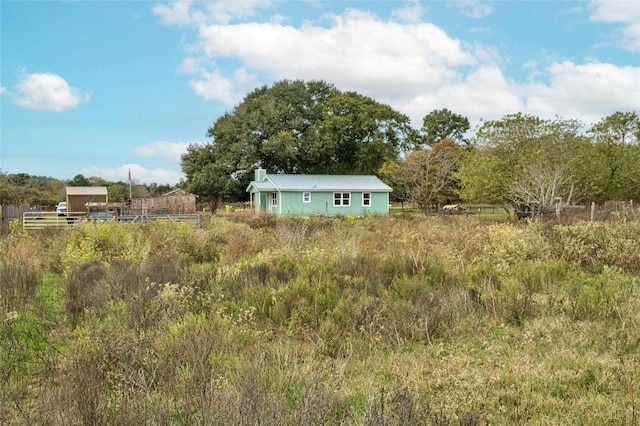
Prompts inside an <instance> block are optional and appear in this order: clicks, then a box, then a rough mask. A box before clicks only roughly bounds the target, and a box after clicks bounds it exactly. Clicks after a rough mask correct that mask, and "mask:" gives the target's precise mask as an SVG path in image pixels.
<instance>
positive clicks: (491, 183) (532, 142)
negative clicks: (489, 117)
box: [457, 114, 591, 204]
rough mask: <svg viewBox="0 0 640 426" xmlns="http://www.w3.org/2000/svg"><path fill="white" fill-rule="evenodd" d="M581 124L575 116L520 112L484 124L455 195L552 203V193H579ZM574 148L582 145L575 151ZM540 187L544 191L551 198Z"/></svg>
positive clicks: (565, 196) (503, 201) (583, 190)
mask: <svg viewBox="0 0 640 426" xmlns="http://www.w3.org/2000/svg"><path fill="white" fill-rule="evenodd" d="M580 127H581V124H580V123H579V122H577V121H575V120H562V119H555V120H543V119H541V118H538V117H535V116H528V115H523V114H514V115H508V116H505V117H504V118H503V119H501V120H496V121H488V122H486V123H484V125H483V126H482V127H481V128H480V129H479V130H478V133H477V135H476V138H477V139H476V143H477V146H476V148H475V149H474V150H473V151H472V153H471V154H470V156H469V157H468V158H467V159H466V160H465V161H464V162H463V163H462V164H461V168H460V171H459V172H458V174H457V176H458V179H459V182H460V195H461V196H462V197H464V198H465V199H467V200H474V201H482V202H492V203H500V204H518V203H527V202H544V203H547V204H552V203H553V202H554V201H555V200H556V199H557V197H560V199H562V200H564V201H566V200H567V199H568V197H569V194H571V195H572V197H578V198H582V197H584V196H585V195H586V194H587V192H588V191H589V190H590V189H589V188H587V187H578V184H579V183H585V182H584V181H579V180H578V179H576V176H577V175H578V174H579V173H583V171H582V170H583V168H584V166H585V165H586V164H589V163H583V162H582V161H580V157H581V156H583V155H584V153H586V151H588V146H587V145H588V144H586V145H585V143H584V141H585V138H584V137H582V136H580V134H579V129H580ZM576 147H582V148H581V150H580V151H575V150H574V148H576ZM590 173H591V172H590ZM550 188H552V189H550ZM534 189H535V190H536V191H538V192H535V191H534ZM540 191H543V192H545V193H546V192H547V191H549V194H553V196H552V198H553V200H550V199H549V198H548V197H547V196H541V194H540ZM534 193H535V196H534Z"/></svg>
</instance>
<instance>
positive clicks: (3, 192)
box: [0, 170, 14, 205]
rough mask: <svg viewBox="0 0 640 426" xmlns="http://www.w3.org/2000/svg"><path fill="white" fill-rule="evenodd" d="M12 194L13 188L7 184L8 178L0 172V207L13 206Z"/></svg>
mask: <svg viewBox="0 0 640 426" xmlns="http://www.w3.org/2000/svg"><path fill="white" fill-rule="evenodd" d="M13 203H14V194H13V188H12V186H11V184H10V183H9V178H8V176H7V174H6V173H3V172H2V171H1V170H0V205H1V204H13Z"/></svg>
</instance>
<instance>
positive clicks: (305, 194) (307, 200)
mask: <svg viewBox="0 0 640 426" xmlns="http://www.w3.org/2000/svg"><path fill="white" fill-rule="evenodd" d="M302 202H303V203H310V202H311V193H310V192H303V193H302Z"/></svg>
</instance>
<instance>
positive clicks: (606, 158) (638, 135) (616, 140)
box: [589, 112, 640, 201]
mask: <svg viewBox="0 0 640 426" xmlns="http://www.w3.org/2000/svg"><path fill="white" fill-rule="evenodd" d="M589 134H590V135H591V137H592V139H593V143H594V147H595V149H594V151H595V152H594V153H595V155H597V156H598V158H599V159H600V164H601V167H602V168H603V169H604V173H605V174H606V180H605V183H604V184H603V185H602V187H601V188H600V191H598V194H597V196H596V197H594V199H595V200H597V201H604V200H610V199H616V200H627V199H634V198H636V199H637V197H638V196H639V193H640V189H639V188H640V153H639V150H640V147H639V141H640V118H639V117H638V114H636V113H635V112H628V113H623V112H616V113H614V114H612V115H610V116H608V117H605V118H603V119H602V120H601V121H600V122H598V123H596V124H595V125H593V126H592V127H591V129H590V130H589Z"/></svg>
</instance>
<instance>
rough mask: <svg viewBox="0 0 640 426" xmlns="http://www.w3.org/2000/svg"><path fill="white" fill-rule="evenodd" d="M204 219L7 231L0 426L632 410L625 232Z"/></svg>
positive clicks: (630, 284) (635, 343)
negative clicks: (192, 223)
mask: <svg viewBox="0 0 640 426" xmlns="http://www.w3.org/2000/svg"><path fill="white" fill-rule="evenodd" d="M203 223H205V227H204V229H202V230H201V231H199V232H194V231H193V230H192V229H187V228H181V227H172V226H170V225H168V224H162V225H159V226H157V227H153V226H150V227H148V228H145V229H144V232H143V233H139V234H138V232H139V231H140V229H138V228H128V229H136V230H131V231H125V229H127V228H123V229H119V228H118V229H107V228H104V229H102V228H95V229H93V228H91V229H78V230H73V231H67V232H65V233H61V234H52V235H48V236H46V238H45V237H43V239H42V240H39V241H37V242H34V240H33V238H32V237H29V236H27V235H23V234H15V233H12V234H9V235H7V236H4V237H3V239H2V240H0V247H1V249H0V268H2V269H1V270H2V272H3V275H2V277H1V278H0V284H1V285H2V287H1V288H0V290H1V292H0V296H2V302H3V305H2V312H1V314H2V317H1V318H0V337H1V339H0V354H2V355H3V356H2V357H1V358H0V374H2V379H3V380H2V385H0V387H1V389H0V391H1V392H0V394H1V395H2V397H1V398H0V422H1V423H3V424H206V425H217V424H284V425H297V424H349V425H351V424H356V425H404V424H432V425H446V424H461V425H475V424H522V425H524V424H526V425H547V424H554V425H565V424H566V425H569V424H585V425H588V424H635V423H637V421H638V417H637V416H638V415H637V414H636V413H637V411H638V400H637V395H638V394H640V356H639V355H638V353H640V310H639V309H638V306H640V277H639V276H638V269H637V264H636V260H638V259H637V254H636V252H635V251H633V250H630V249H629V247H632V246H635V245H636V243H638V240H637V238H638V237H637V235H639V234H640V232H636V231H638V228H637V227H638V223H637V222H629V221H628V220H625V221H620V222H615V221H614V222H609V223H606V224H598V225H593V224H584V223H575V224H572V225H555V226H548V225H541V224H538V223H521V224H511V223H495V222H489V223H487V222H483V221H481V220H478V218H474V217H428V218H408V219H402V218H397V217H379V218H378V217H371V218H364V219H357V218H351V217H344V218H337V219H326V218H310V219H301V218H288V219H282V220H281V219H278V220H276V219H274V218H261V219H258V220H256V219H255V218H252V217H249V216H247V217H235V216H234V217H229V218H228V219H225V218H217V217H212V218H209V219H207V220H206V221H203ZM128 232H131V233H132V234H131V235H128V234H127V233H128ZM36 243H37V244H38V245H39V246H40V247H41V249H40V250H32V248H33V247H34V245H35V244H36ZM42 247H44V249H42ZM137 248H139V249H140V250H139V252H137V253H136V252H135V250H136V249H137ZM132 250H133V251H134V252H132ZM140 253H143V254H144V255H140ZM84 259H86V260H84ZM19 265H30V266H29V268H30V269H28V270H29V271H32V272H30V273H29V274H32V275H29V274H26V275H25V274H22V275H21V274H18V273H16V272H15V271H18V270H19ZM20 270H21V269H20Z"/></svg>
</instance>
